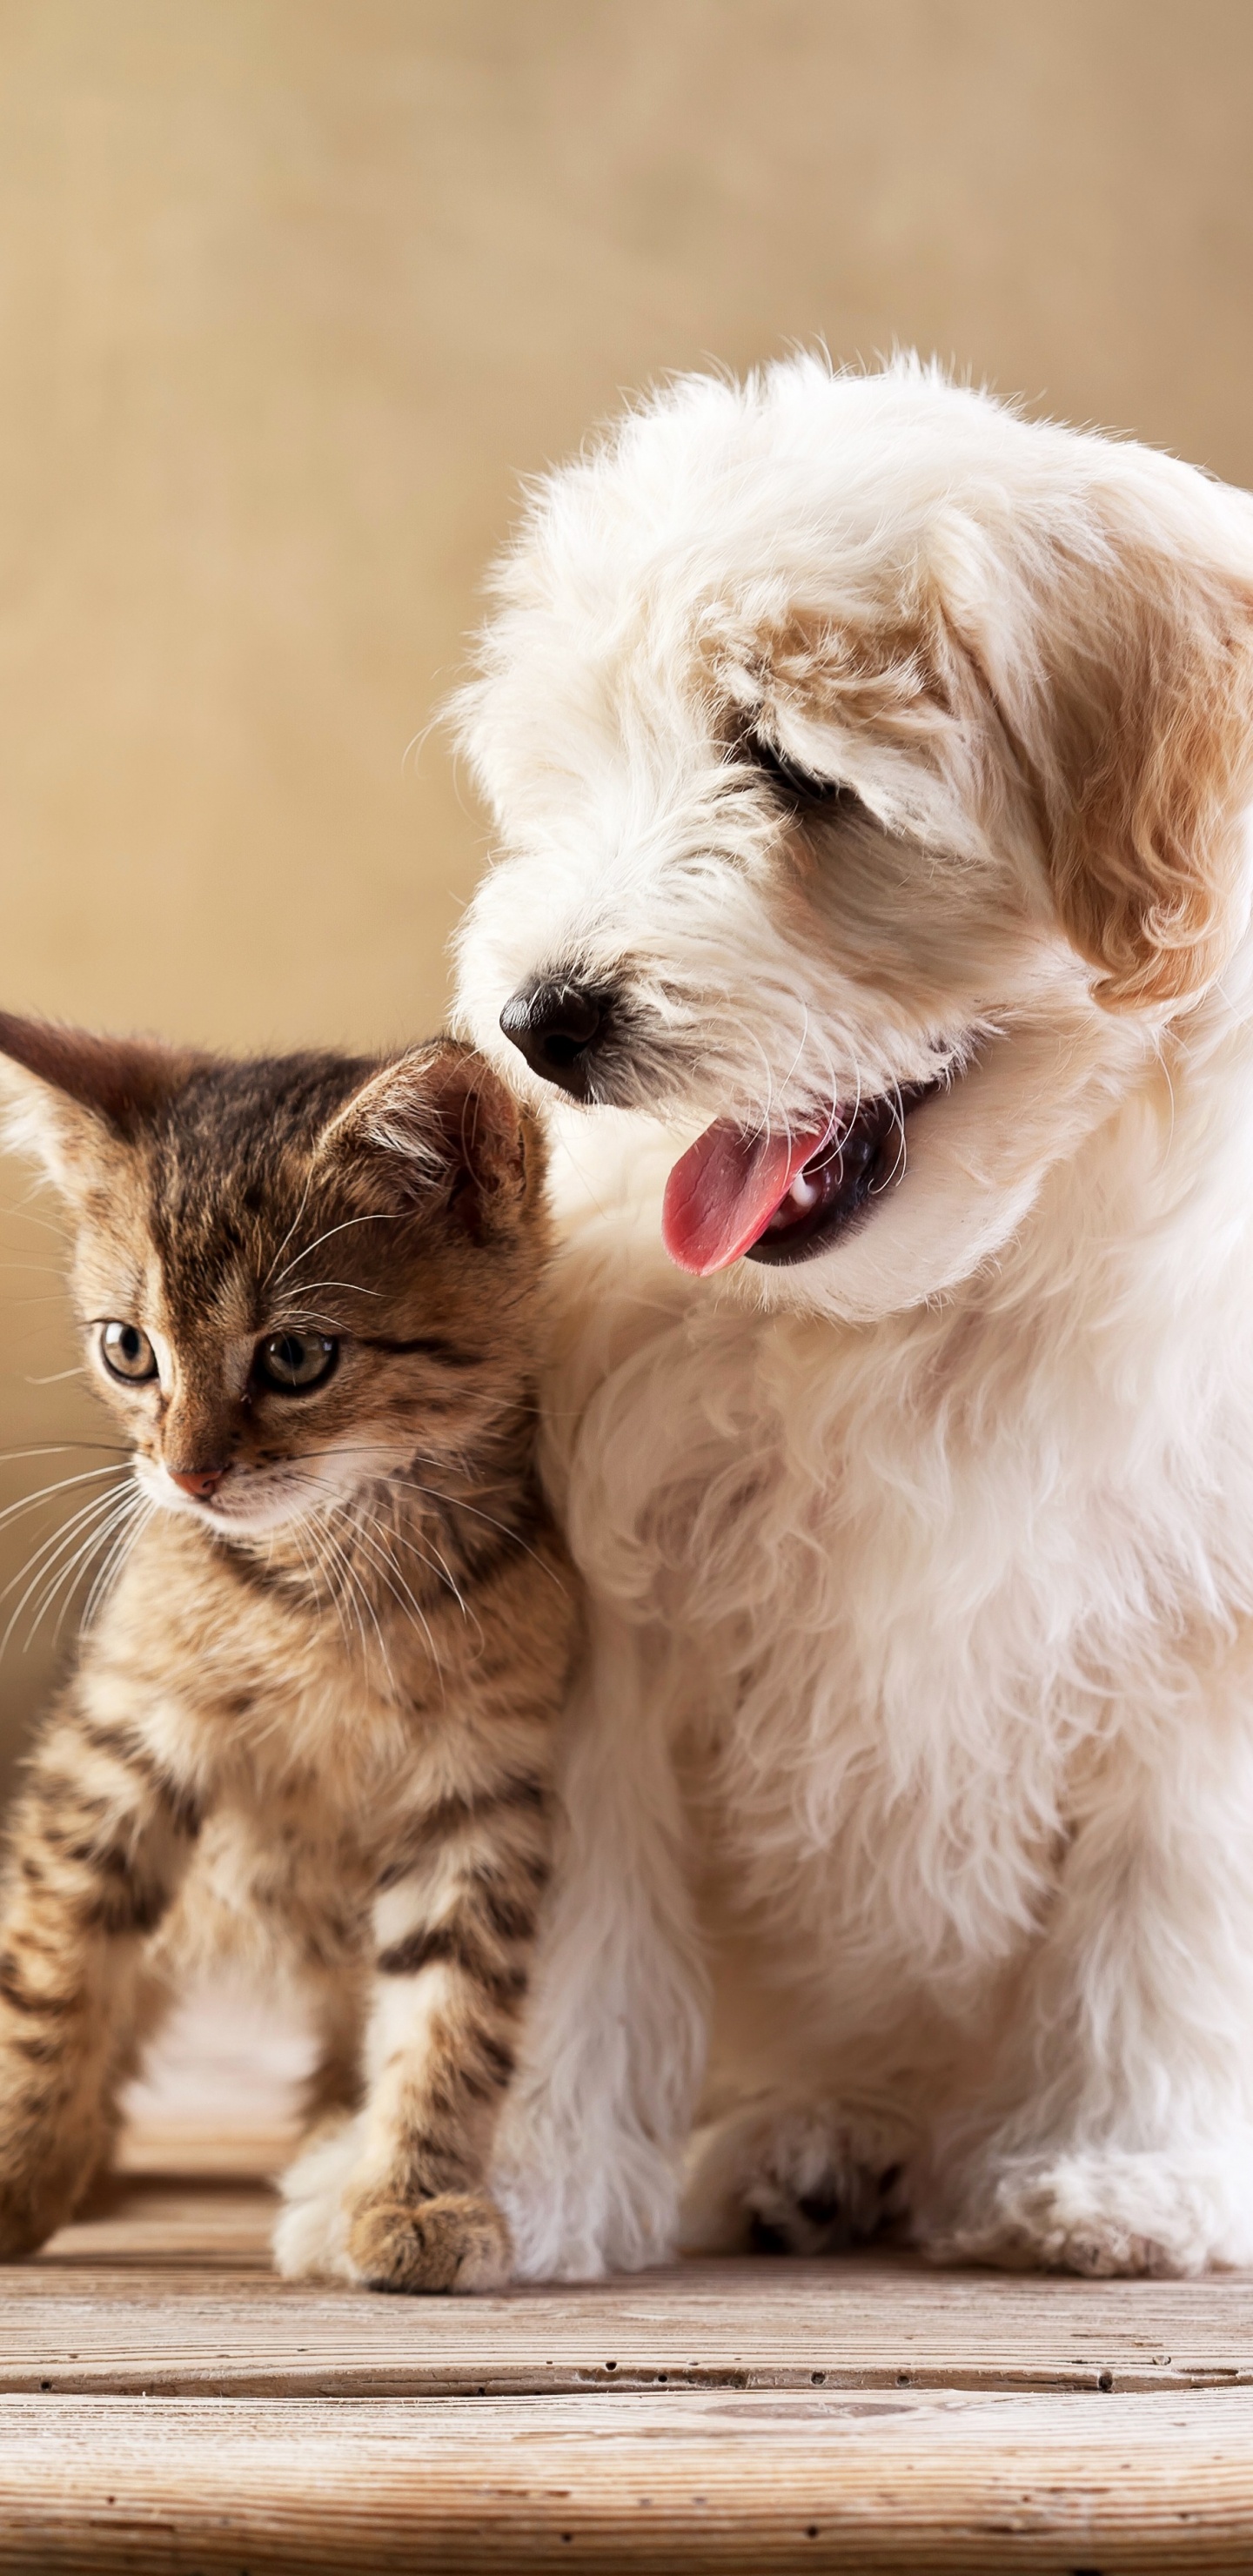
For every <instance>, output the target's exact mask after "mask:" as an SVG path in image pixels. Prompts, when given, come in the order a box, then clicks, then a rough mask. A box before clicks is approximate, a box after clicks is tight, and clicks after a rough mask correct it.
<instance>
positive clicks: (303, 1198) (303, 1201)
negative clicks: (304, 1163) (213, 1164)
mask: <svg viewBox="0 0 1253 2576" xmlns="http://www.w3.org/2000/svg"><path fill="white" fill-rule="evenodd" d="M312 1187H313V1173H312V1171H311V1170H310V1171H308V1172H307V1173H306V1174H305V1185H304V1188H303V1190H302V1191H301V1193H300V1205H299V1207H298V1208H297V1210H296V1213H295V1215H294V1217H293V1218H292V1221H291V1224H290V1225H289V1226H288V1229H287V1232H286V1234H285V1235H284V1237H283V1240H282V1242H281V1243H280V1245H279V1247H278V1250H277V1252H276V1253H275V1255H274V1259H273V1261H272V1262H271V1263H270V1267H269V1269H268V1270H267V1272H266V1274H265V1277H264V1279H263V1280H262V1282H261V1285H262V1287H263V1288H268V1286H269V1284H270V1281H271V1279H272V1278H273V1276H274V1272H275V1269H276V1267H277V1265H278V1263H279V1262H280V1261H281V1260H282V1258H283V1254H284V1253H285V1252H286V1250H287V1246H288V1244H289V1243H290V1242H291V1239H292V1236H293V1235H294V1233H295V1231H296V1228H297V1226H298V1225H299V1223H300V1220H301V1218H302V1216H303V1215H304V1212H305V1209H306V1208H307V1207H308V1204H309V1192H310V1190H311V1189H312Z"/></svg>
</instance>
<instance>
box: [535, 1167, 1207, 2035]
mask: <svg viewBox="0 0 1253 2576" xmlns="http://www.w3.org/2000/svg"><path fill="white" fill-rule="evenodd" d="M1107 1150H1109V1151H1110V1152H1111V1153H1113V1154H1116V1153H1117V1151H1118V1142H1117V1139H1110V1140H1107ZM1213 1217H1214V1212H1212V1211H1211V1212H1209V1213H1208V1216H1207V1214H1206V1212H1204V1211H1201V1212H1199V1213H1198V1212H1197V1211H1196V1210H1193V1211H1192V1213H1191V1218H1190V1223H1191V1225H1192V1226H1193V1227H1196V1226H1197V1225H1202V1226H1203V1225H1204V1224H1205V1223H1207V1222H1213ZM1069 1221H1070V1220H1068V1216H1067V1212H1066V1209H1065V1207H1064V1206H1063V1205H1062V1204H1061V1201H1060V1197H1059V1200H1058V1201H1057V1202H1055V1203H1053V1204H1050V1203H1049V1200H1048V1195H1047V1194H1046V1198H1045V1203H1044V1204H1043V1205H1042V1206H1041V1208H1040V1209H1039V1210H1038V1212H1037V1214H1036V1217H1035V1219H1034V1221H1033V1223H1032V1225H1031V1227H1030V1228H1029V1229H1028V1230H1027V1233H1026V1234H1025V1235H1024V1238H1023V1241H1022V1242H1021V1244H1020V1245H1019V1246H1018V1247H1017V1248H1016V1250H1015V1252H1014V1254H1013V1256H1012V1258H1011V1259H1010V1261H1009V1262H1007V1263H1006V1264H1005V1265H1004V1267H1003V1269H1002V1271H1001V1272H1000V1273H999V1274H998V1277H997V1278H996V1280H995V1281H993V1282H991V1283H989V1285H988V1288H987V1290H986V1292H985V1293H982V1294H980V1295H979V1296H978V1297H970V1296H968V1297H967V1298H965V1299H964V1300H963V1301H962V1303H961V1304H960V1305H956V1304H954V1305H952V1306H950V1307H949V1308H948V1309H947V1310H937V1311H934V1312H930V1313H927V1312H923V1313H921V1314H914V1315H910V1316H907V1317H902V1318H900V1319H896V1320H889V1321H887V1322H885V1323H883V1324H881V1325H878V1326H876V1327H874V1328H872V1329H866V1330H858V1329H855V1328H841V1327H839V1326H833V1325H830V1324H828V1323H826V1322H824V1321H821V1320H815V1319H807V1318H803V1317H795V1316H786V1315H775V1316H773V1317H763V1316H750V1315H746V1314H745V1312H744V1311H743V1310H742V1308H741V1309H736V1308H734V1307H731V1306H729V1305H727V1304H721V1305H718V1304H716V1303H714V1302H713V1301H710V1300H706V1299H703V1298H700V1297H698V1298H697V1299H696V1300H694V1302H693V1304H692V1306H691V1307H690V1309H689V1311H688V1313H687V1315H686V1317H685V1318H684V1319H683V1320H682V1321H680V1322H679V1323H678V1324H676V1325H673V1326H671V1327H670V1328H669V1329H668V1330H666V1331H664V1332H662V1333H661V1334H659V1335H658V1336H657V1337H656V1338H655V1339H654V1340H652V1341H651V1342H650V1343H649V1344H648V1346H647V1348H646V1349H643V1350H641V1351H640V1352H639V1353H638V1354H637V1355H636V1357H635V1358H634V1359H633V1360H631V1361H628V1362H627V1363H626V1364H625V1365H623V1366H622V1367H620V1368H619V1370H618V1371H617V1373H616V1375H615V1377H613V1378H612V1379H611V1380H610V1381H609V1382H608V1383H607V1384H605V1385H603V1386H602V1387H601V1389H600V1391H599V1394H598V1396H597V1399H596V1405H595V1419H594V1424H593V1425H591V1428H592V1429H593V1431H594V1439H595V1473H594V1477H592V1476H590V1475H587V1476H586V1478H584V1476H582V1475H580V1473H579V1472H577V1471H576V1476H575V1519H576V1541H577V1543H578V1544H579V1545H580V1550H581V1552H582V1553H583V1554H584V1557H585V1561H586V1562H587V1564H588V1569H589V1571H590V1573H591V1576H592V1580H593V1582H594V1584H595V1585H596V1586H597V1587H598V1589H599V1590H600V1591H601V1593H602V1594H605V1593H608V1594H609V1595H610V1597H613V1596H615V1595H616V1596H617V1597H618V1598H619V1599H621V1600H623V1601H624V1602H629V1603H630V1604H631V1606H632V1609H633V1613H634V1615H636V1616H638V1615H639V1611H640V1608H641V1606H642V1604H643V1602H644V1601H645V1600H646V1599H648V1598H649V1597H651V1598H652V1599H654V1600H655V1602H656V1604H657V1606H658V1608H659V1610H660V1611H661V1613H662V1615H663V1617H664V1620H665V1623H666V1630H667V1643H666V1645H665V1646H664V1648H661V1649H660V1650H659V1651H660V1670H661V1674H662V1675H663V1676H664V1678H662V1679H659V1683H658V1687H659V1689H661V1690H662V1691H663V1692H664V1694H665V1695H666V1697H667V1698H668V1700H669V1704H670V1709H671V1712H672V1722H673V1724H674V1727H675V1731H676V1733H680V1734H683V1735H685V1737H686V1744H687V1752H686V1758H685V1764H684V1769H685V1779H686V1784H687V1790H688V1797H689V1803H690V1807H691V1812H692V1815H693V1817H694V1819H695V1820H696V1822H697V1826H698V1830H699V1835H700V1839H701V1842H702V1844H703V1846H704V1851H705V1874H704V1894H705V1915H706V1923H707V1926H708V1928H709V1930H710V1932H711V1934H712V1935H713V1940H714V1950H715V1962H716V1965H717V1964H719V1963H720V1964H721V1966H722V1968H723V1969H724V1970H725V1975H724V1976H723V1977H722V1979H721V1980H720V1982H721V1983H722V1984H723V1985H724V1986H725V1988H726V1990H727V1992H728V1994H729V1995H731V1996H732V1997H733V2010H734V2017H735V2020H736V2022H737V2025H738V2028H737V2037H736V2051H737V2055H738V2056H739V2058H740V2061H741V2064H742V2062H743V2056H744V2051H745V2046H746V2044H747V2045H748V2048H749V2053H750V2054H753V2053H755V2042H754V2041H753V2040H752V2039H751V2038H750V2034H749V2028H748V2026H749V2025H752V2024H756V2025H757V2026H758V2028H759V2031H760V2034H761V2045H762V2047H763V2049H765V2050H766V2052H767V2053H768V2052H769V2048H770V2046H771V2044H772V2033H773V2030H774V2029H775V2028H777V2025H778V2020H779V2016H778V2012H777V1995H778V1992H779V1990H780V1984H781V1983H782V1982H786V1985H787V1986H788V1987H789V1988H790V1989H791V1990H792V1991H793V1992H794V1993H795V1991H796V1989H797V1987H798V1984H799V1985H800V1986H801V1987H807V1986H808V1987H809V1988H810V1999H809V2003H808V2005H807V2010H806V2016H805V2017H804V2018H805V2019H806V2023H807V2028H806V2044H807V2046H811V2047H812V2046H814V2045H821V2040H822V2035H823V2033H824V2032H825V2034H826V2035H827V2036H828V2037H829V2040H830V2043H831V2045H832V2047H833V2048H834V2049H836V2050H837V2051H838V2049H839V2048H840V2047H841V2046H842V2045H843V2044H844V2043H846V2042H848V2041H852V2040H857V2041H858V2043H859V2045H860V2044H862V2043H863V2042H864V2040H865V2038H866V2036H867V2035H868V2034H873V2035H875V2037H876V2038H878V2039H880V2040H882V2041H883V2042H884V2044H885V2045H886V2047H887V2048H888V2049H889V2051H890V2049H891V2047H892V2045H893V2044H894V2042H893V2035H892V2031H891V2029H885V1998H887V1997H891V1999H892V2007H891V2012H890V2013H889V2014H888V2015H887V2021H888V2022H889V2023H891V2022H892V2021H893V2020H894V2019H895V2020H896V2021H897V2022H898V2023H900V2024H903V2023H905V2022H909V2023H910V2024H914V2018H915V2016H916V2015H917V2013H918V2009H919V2006H920V2004H924V2003H925V2007H926V2016H927V2017H929V2020H930V2024H931V2026H932V2027H933V2028H934V2029H935V2030H936V2032H937V2037H938V2036H939V2031H940V2026H941V2025H947V2036H946V2037H945V2038H944V2041H943V2046H944V2047H945V2048H946V2049H947V2050H949V2051H950V2052H951V2048H952V2043H953V2037H954V2031H955V2028H956V2027H959V2026H965V2027H966V2028H967V2029H968V2030H969V2031H970V2032H971V2033H972V2035H973V2034H977V2033H978V2032H979V2031H980V2029H983V2030H986V2027H987V2017H988V2013H989V2010H996V2011H999V2010H1000V2009H1001V2008H1002V2007H1003V2005H1004V2002H1005V1999H1006V1998H1007V1997H1008V1996H1009V1995H1010V1993H1011V1991H1012V1984H1013V1977H1014V1971H1015V1965H1016V1962H1018V1961H1019V1960H1020V1959H1021V1958H1022V1956H1023V1955H1024V1954H1025V1952H1026V1951H1027V1950H1028V1948H1029V1947H1030V1945H1031V1944H1032V1943H1033V1941H1034V1940H1035V1939H1036V1937H1037V1935H1038V1933H1039V1931H1040V1929H1041V1927H1042V1926H1043V1924H1044V1923H1045V1921H1046V1920H1047V1917H1048V1913H1049V1909H1050V1907H1051V1906H1052V1904H1053V1903H1054V1902H1055V1899H1056V1894H1057V1890H1058V1887H1059V1885H1060V1883H1061V1880H1062V1877H1063V1874H1064V1872H1065V1868H1066V1859H1067V1853H1068V1851H1069V1849H1070V1846H1071V1842H1072V1838H1073V1834H1074V1831H1075V1828H1076V1825H1077V1823H1078V1822H1079V1821H1081V1819H1082V1815H1083V1813H1084V1811H1085V1806H1086V1803H1087V1802H1088V1801H1089V1799H1090V1798H1091V1797H1092V1796H1095V1795H1104V1794H1107V1792H1108V1782H1109V1778H1110V1776H1111V1774H1115V1775H1116V1774H1117V1773H1118V1772H1119V1769H1120V1765H1121V1766H1123V1767H1126V1768H1128V1770H1129V1773H1131V1772H1134V1771H1135V1770H1136V1768H1137V1767H1138V1764H1139V1762H1140V1760H1141V1758H1143V1759H1146V1760H1151V1759H1152V1747H1153V1743H1154V1741H1155V1740H1156V1739H1158V1738H1159V1736H1160V1730H1161V1729H1162V1727H1163V1725H1166V1726H1169V1727H1172V1728H1185V1729H1186V1728H1195V1729H1200V1728H1206V1727H1213V1726H1215V1725H1218V1724H1221V1723H1223V1722H1224V1719H1223V1712H1224V1711H1226V1712H1228V1713H1229V1712H1231V1711H1232V1710H1233V1709H1239V1708H1240V1707H1242V1706H1243V1705H1244V1703H1245V1702H1246V1701H1247V1698H1248V1680H1249V1674H1248V1665H1249V1663H1250V1661H1253V1655H1251V1654H1250V1649H1249V1647H1248V1644H1247V1640H1246V1626H1245V1623H1246V1619H1247V1613H1248V1605H1249V1599H1250V1592H1251V1591H1253V1582H1251V1579H1250V1554H1251V1550H1250V1542H1249V1538H1248V1535H1247V1534H1248V1533H1249V1531H1250V1530H1253V1490H1250V1485H1249V1471H1248V1466H1247V1463H1246V1455H1247V1449H1248V1444H1247V1443H1246V1442H1244V1441H1243V1440H1242V1438H1241V1436H1240V1431H1239V1426H1240V1424H1241V1423H1242V1422H1247V1421H1248V1420H1249V1419H1250V1418H1253V1382H1251V1371H1250V1364H1249V1358H1248V1347H1247V1345H1248V1335H1247V1329H1246V1325H1245V1321H1244V1317H1243V1314H1242V1311H1241V1301H1240V1299H1239V1293H1238V1285H1237V1283H1236V1282H1235V1280H1234V1279H1233V1282H1232V1284H1231V1285H1230V1286H1224V1285H1223V1284H1222V1282H1221V1281H1220V1282H1219V1283H1218V1286H1217V1288H1216V1287H1215V1284H1214V1282H1213V1281H1212V1280H1211V1281H1210V1283H1209V1284H1208V1313H1207V1317H1206V1325H1207V1330H1206V1334H1205V1335H1204V1336H1199V1335H1197V1334H1194V1333H1191V1332H1189V1331H1188V1330H1187V1329H1185V1328H1184V1326H1183V1325H1182V1323H1181V1318H1180V1306H1179V1297H1178V1281H1177V1279H1176V1278H1173V1277H1171V1275H1170V1264H1169V1262H1159V1266H1160V1267H1161V1270H1162V1276H1163V1285H1162V1293H1161V1295H1160V1297H1158V1296H1156V1295H1154V1293H1153V1292H1152V1289H1151V1285H1150V1283H1151V1279H1152V1274H1153V1265H1154V1261H1155V1259H1157V1258H1158V1257H1159V1255H1160V1249H1161V1247H1160V1245H1158V1246H1155V1245H1154V1243H1153V1242H1152V1241H1151V1240H1146V1241H1142V1242H1140V1243H1137V1244H1136V1245H1135V1247H1134V1250H1133V1251H1132V1252H1131V1253H1130V1254H1129V1255H1128V1254H1124V1255H1120V1256H1119V1257H1120V1258H1121V1259H1125V1260H1126V1261H1127V1262H1128V1263H1129V1264H1130V1266H1131V1269H1132V1270H1133V1271H1134V1279H1133V1280H1132V1279H1131V1278H1130V1276H1129V1281H1128V1283H1126V1284H1127V1285H1128V1286H1133V1287H1134V1295H1133V1296H1132V1295H1128V1296H1126V1297H1125V1298H1124V1297H1123V1296H1122V1295H1121V1294H1120V1285H1119V1281H1118V1280H1117V1278H1115V1277H1114V1276H1113V1275H1112V1271H1111V1264H1110V1260H1109V1259H1108V1258H1107V1257H1106V1256H1105V1255H1103V1254H1102V1255H1099V1256H1098V1255H1095V1254H1092V1253H1090V1252H1089V1251H1088V1250H1087V1249H1086V1248H1085V1246H1084V1244H1083V1242H1082V1239H1081V1236H1080V1234H1079V1231H1078V1228H1077V1226H1072V1231H1074V1233H1075V1240H1074V1241H1073V1242H1072V1243H1071V1244H1070V1245H1069V1246H1068V1247H1064V1248H1063V1246H1062V1245H1061V1242H1060V1232H1061V1231H1064V1230H1065V1228H1066V1225H1067V1223H1068V1222H1069ZM1045 1261H1047V1263H1048V1264H1049V1265H1050V1266H1051V1267H1053V1268H1054V1271H1056V1267H1057V1266H1060V1267H1061V1268H1062V1269H1066V1268H1069V1267H1070V1266H1071V1264H1073V1270H1074V1271H1075V1272H1078V1273H1079V1274H1080V1276H1081V1277H1082V1275H1083V1273H1084V1270H1085V1265H1086V1266H1087V1274H1088V1285H1087V1289H1086V1292H1085V1291H1084V1289H1083V1288H1082V1286H1081V1287H1080V1290H1079V1293H1078V1294H1077V1295H1071V1296H1070V1297H1069V1298H1068V1300H1067V1301H1066V1302H1065V1304H1064V1305H1063V1304H1062V1303H1061V1302H1060V1301H1059V1302H1057V1303H1055V1304H1054V1305H1053V1306H1051V1307H1050V1305H1049V1304H1047V1303H1041V1301H1040V1300H1039V1299H1038V1297H1036V1296H1035V1294H1034V1289H1035V1283H1036V1278H1037V1274H1038V1272H1039V1270H1040V1269H1041V1268H1042V1267H1043V1265H1044V1263H1045ZM1129 1314H1130V1315H1132V1316H1134V1322H1135V1329H1134V1331H1133V1330H1132V1329H1131V1328H1130V1326H1129V1324H1128V1321H1127V1318H1128V1315H1129ZM1111 1318H1113V1319H1114V1320H1111ZM591 1448H592V1443H591V1441H589V1442H588V1444H587V1452H590V1451H591ZM587 1452H585V1456H586V1455H587ZM1102 1783H1104V1787H1102ZM754 1996H755V1997H756V2001H754ZM772 1996H773V1997H774V1998H776V2001H775V2002H773V2003H772V2000H771V1998H772ZM998 1999H999V2000H998ZM911 2049H913V2050H914V2053H915V2054H916V2045H915V2042H913V2041H911Z"/></svg>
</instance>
